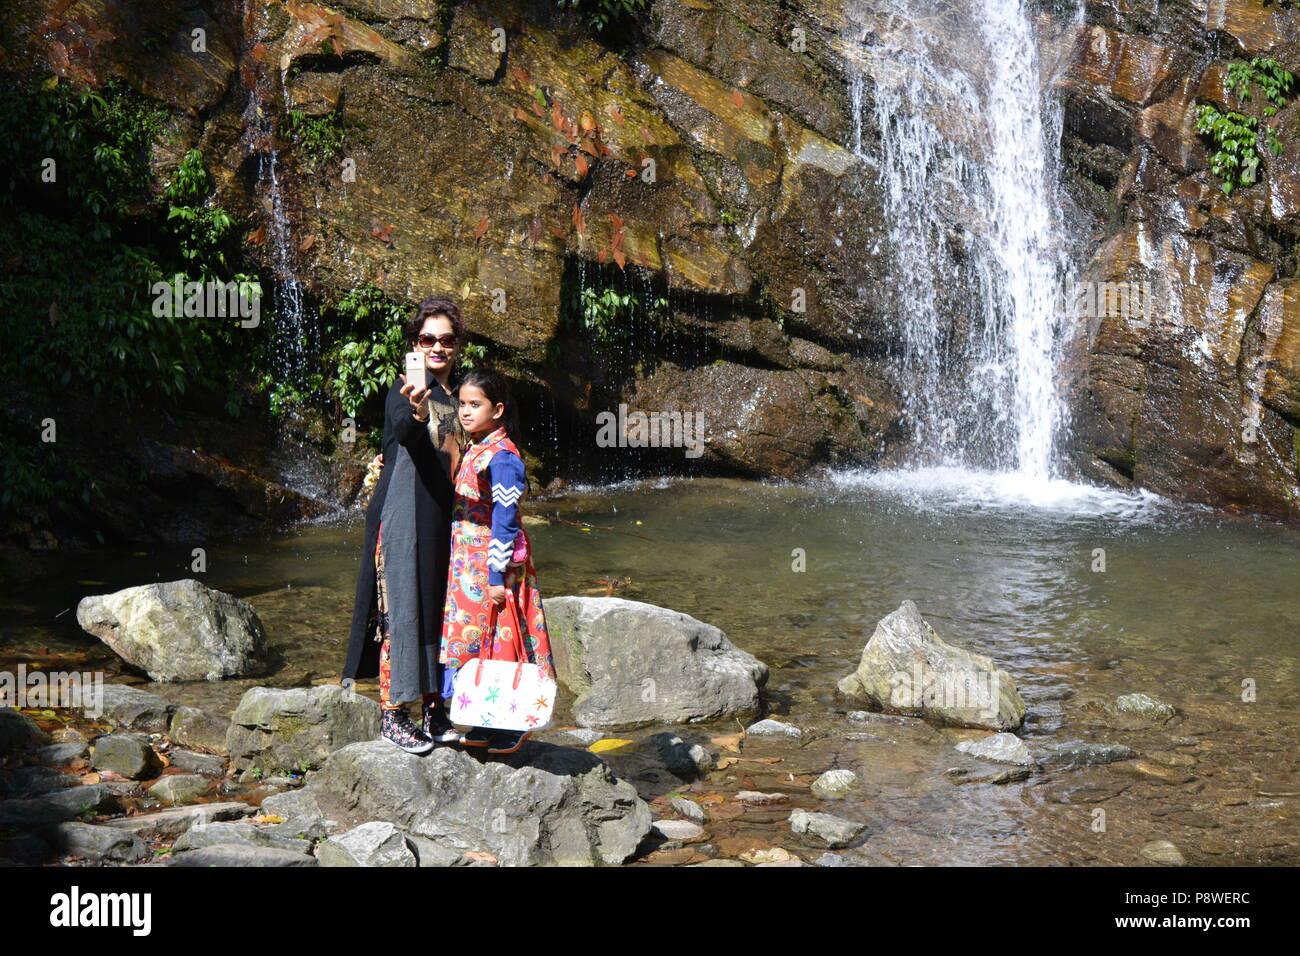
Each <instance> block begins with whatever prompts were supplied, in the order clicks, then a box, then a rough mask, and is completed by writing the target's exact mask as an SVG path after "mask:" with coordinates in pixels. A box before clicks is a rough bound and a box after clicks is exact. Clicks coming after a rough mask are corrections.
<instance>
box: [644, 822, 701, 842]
mask: <svg viewBox="0 0 1300 956" xmlns="http://www.w3.org/2000/svg"><path fill="white" fill-rule="evenodd" d="M650 828H651V829H652V830H654V831H655V832H656V833H658V834H659V835H660V836H662V837H663V838H664V839H665V840H677V841H679V842H682V843H689V842H690V841H691V840H699V839H701V838H703V836H704V828H703V827H702V826H700V825H699V824H698V823H692V822H691V821H690V820H656V821H655V822H654V823H652V824H650Z"/></svg>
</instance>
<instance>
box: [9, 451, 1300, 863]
mask: <svg viewBox="0 0 1300 956" xmlns="http://www.w3.org/2000/svg"><path fill="white" fill-rule="evenodd" d="M528 513H529V514H531V515H533V516H536V517H537V518H547V519H549V520H548V522H547V523H545V524H533V525H532V526H531V527H530V532H531V534H532V536H533V539H534V546H535V552H536V555H537V565H538V576H539V583H540V586H541V588H542V593H543V596H546V595H558V594H604V593H605V592H606V586H605V585H604V584H601V583H600V581H601V580H603V579H628V580H629V581H630V583H628V584H627V585H626V586H625V587H622V588H620V590H619V591H618V595H619V596H620V597H626V598H631V599H634V600H641V601H648V602H651V603H654V604H659V605H664V606H667V607H671V608H674V609H676V610H679V611H683V612H685V613H687V614H691V615H693V616H695V617H697V618H700V619H702V620H705V621H708V622H710V623H713V624H716V625H717V626H719V627H721V628H722V629H723V630H724V631H726V633H727V634H728V636H729V637H730V639H731V640H732V641H733V642H734V643H735V644H737V645H738V646H740V647H742V648H744V649H745V650H747V651H749V652H750V653H752V654H755V655H756V656H758V657H759V658H760V659H762V660H763V661H765V662H766V663H767V664H768V665H769V666H770V667H771V669H772V673H771V678H770V681H769V684H768V700H769V704H770V707H771V709H772V711H773V713H774V714H775V715H777V716H778V717H780V719H782V720H786V721H789V722H791V723H795V724H797V725H799V726H801V727H804V728H805V729H806V735H805V738H804V740H803V742H802V743H801V744H798V745H795V744H784V745H783V744H778V743H768V742H758V741H753V743H752V747H754V748H757V749H753V750H752V752H753V753H757V754H758V755H759V756H760V757H762V755H764V754H766V755H767V757H766V758H765V759H769V760H771V761H773V762H772V763H761V762H756V763H753V764H751V765H749V767H750V769H749V770H748V771H746V769H745V765H744V764H741V765H738V772H739V775H736V776H732V779H731V780H726V779H725V778H724V775H719V774H715V775H714V778H716V779H714V780H712V781H711V782H709V784H708V786H711V787H717V788H721V789H723V790H725V789H726V788H727V787H732V788H735V787H741V786H743V785H745V784H746V781H748V782H749V783H753V784H754V785H756V786H760V787H761V786H763V785H764V782H766V785H767V786H769V787H778V788H779V787H780V786H781V785H782V784H784V786H786V787H787V788H789V789H791V792H792V793H795V794H796V795H797V793H800V792H806V781H803V782H802V783H800V777H801V775H806V774H810V773H814V772H820V770H824V769H828V768H829V766H850V767H852V768H853V769H855V771H856V772H858V773H859V775H860V776H861V777H862V778H863V780H864V783H865V785H866V787H867V791H869V792H868V793H864V795H863V796H862V797H861V798H859V799H855V800H853V801H849V802H841V806H840V809H837V811H836V812H845V813H848V814H849V815H853V814H858V815H859V816H860V817H861V818H862V819H863V820H870V821H871V822H872V827H873V830H872V835H871V838H870V839H869V840H868V842H867V844H866V847H867V848H870V849H869V851H868V849H862V850H860V851H856V852H859V853H860V854H868V855H869V861H870V862H876V863H905V862H931V863H937V862H1094V861H1102V862H1142V860H1141V859H1140V858H1138V857H1137V856H1135V854H1136V853H1137V849H1138V848H1139V847H1140V846H1141V844H1142V843H1143V842H1145V841H1146V840H1149V839H1164V838H1169V839H1173V838H1174V836H1175V835H1177V836H1178V837H1179V838H1178V839H1176V840H1175V842H1177V843H1180V846H1184V845H1185V846H1187V847H1188V848H1189V850H1188V852H1190V853H1191V855H1192V857H1193V859H1194V860H1195V861H1196V862H1202V863H1215V862H1220V863H1243V862H1271V861H1287V862H1296V857H1295V854H1296V852H1297V850H1296V848H1297V844H1298V843H1300V840H1298V839H1297V834H1296V823H1295V820H1296V818H1295V815H1294V813H1293V807H1294V803H1295V796H1294V795H1293V796H1285V795H1283V796H1276V794H1279V793H1282V794H1285V793H1286V792H1288V788H1287V786H1286V785H1284V783H1280V782H1279V780H1282V779H1283V778H1287V777H1289V778H1290V779H1291V780H1292V782H1293V783H1294V779H1295V778H1294V776H1292V775H1293V774H1294V773H1295V772H1296V769H1297V757H1296V750H1295V746H1294V741H1295V739H1296V731H1297V730H1298V729H1300V701H1298V700H1297V696H1296V691H1297V689H1298V688H1300V664H1298V657H1300V533H1297V532H1296V531H1294V530H1289V529H1286V528H1282V527H1278V526H1274V525H1270V524H1265V523H1256V522H1251V521H1245V520H1239V519H1234V518H1228V517H1224V516H1222V515H1218V514H1214V513H1211V512H1208V511H1204V510H1200V509H1194V508H1188V507H1186V506H1181V505H1176V504H1174V503H1171V502H1168V501H1165V500H1163V499H1160V498H1158V497H1155V496H1151V495H1141V494H1127V493H1118V492H1113V491H1108V490H1101V489H1092V488H1086V487H1081V486H1077V485H1069V484H1065V483H1059V484H1054V485H1038V484H1032V483H1026V482H1022V481H1020V480H1019V479H1017V478H1016V477H1015V476H994V475H972V474H970V473H964V472H956V471H945V470H942V469H933V470H928V471H918V472H889V473H874V474H873V473H839V474H833V475H828V476H825V477H823V478H820V479H817V480H813V481H810V482H807V483H800V484H789V485H786V484H756V483H750V482H740V481H728V480H693V481H659V482H653V481H652V482H644V483H639V484H627V485H620V486H616V487H614V488H612V489H604V490H603V491H599V492H597V491H596V490H587V491H584V490H582V489H579V490H577V491H576V492H574V493H572V494H570V495H569V496H567V497H565V498H564V499H558V500H551V501H537V502H533V503H531V505H530V506H529V508H528ZM360 540H361V527H360V522H359V520H353V521H352V522H350V523H347V524H336V525H318V526H308V527H303V528H300V529H298V530H297V531H295V532H294V533H291V534H286V535H282V536H277V537H273V538H263V539H257V540H251V541H238V542H229V543H220V544H211V545H209V546H207V553H206V561H207V571H206V573H205V574H202V575H195V574H192V573H191V572H190V571H189V567H190V564H191V561H192V560H193V557H192V551H191V548H188V547H187V548H166V549H159V550H147V551H137V552H130V553H101V554H96V555H88V556H69V557H68V558H67V559H66V561H64V562H63V563H61V564H60V566H59V567H60V571H59V573H58V574H57V576H55V577H54V578H52V579H47V580H44V581H42V582H39V583H35V584H31V583H29V584H27V585H24V586H21V587H19V586H14V585H8V586H6V587H5V588H4V590H3V593H0V602H2V605H3V610H4V621H5V623H4V625H3V629H2V630H0V641H3V644H2V645H0V667H7V666H10V665H12V664H14V663H16V662H18V661H20V660H28V661H31V660H44V661H46V662H47V666H57V665H59V664H60V662H66V663H67V664H68V665H69V667H70V666H72V665H74V664H75V665H77V666H79V668H80V669H85V668H87V667H91V666H104V667H105V668H106V669H108V670H109V672H110V676H109V679H110V680H112V679H114V676H115V675H118V674H120V673H121V671H120V668H119V667H118V666H117V664H116V662H115V661H114V660H113V659H112V658H111V655H108V654H106V653H104V652H102V651H101V650H100V649H99V648H98V646H97V642H95V641H94V640H93V639H91V638H89V637H88V636H87V635H84V634H83V633H81V632H80V630H79V629H78V628H77V626H76V623H75V606H76V602H77V601H78V600H79V599H80V598H81V597H82V596H84V595H86V594H92V593H102V592H106V591H111V590H116V589H118V588H121V587H126V586H129V585H134V584H142V583H146V582H149V581H154V580H172V579H176V578H181V577H189V576H194V577H199V578H201V579H202V580H203V581H204V582H205V583H207V584H209V585H211V586H212V587H216V588H219V589H221V590H225V591H229V592H231V593H234V594H236V595H238V596H240V597H244V598H246V599H248V600H250V601H251V602H252V604H253V605H254V607H255V608H256V609H257V611H258V613H259V615H260V616H261V618H262V620H263V622H264V624H265V625H266V628H267V632H268V635H269V639H270V642H271V646H272V650H273V651H274V653H275V654H276V655H277V659H278V663H277V665H276V671H275V673H274V674H273V675H271V677H270V678H269V679H268V678H265V677H263V678H256V679H250V680H242V681H228V682H224V683H213V684H175V685H152V684H146V685H145V686H147V687H148V688H149V689H151V690H154V691H156V692H158V693H162V694H164V695H165V696H168V697H170V698H173V699H176V700H180V701H184V702H186V703H195V704H198V705H201V706H208V707H212V708H213V709H219V710H223V711H224V712H227V713H228V712H229V710H230V709H231V708H232V707H233V705H234V703H235V702H236V701H237V700H238V697H239V695H240V694H241V693H242V692H243V690H244V689H245V688H246V687H248V686H252V685H254V684H259V683H262V684H264V683H284V684H286V685H294V684H301V683H305V682H311V681H324V680H327V679H332V678H336V677H337V671H338V668H339V666H340V664H341V661H342V656H343V650H344V645H345V642H346V635H347V630H348V626H349V616H350V613H351V604H352V590H353V583H354V581H355V575H356V568H357V561H358V558H359V554H358V551H359V547H360ZM904 599H911V600H913V601H915V602H916V604H917V605H918V607H919V608H920V610H921V612H922V614H923V615H924V616H925V617H926V619H927V620H928V621H929V622H930V623H931V624H932V625H933V626H934V627H935V629H936V630H937V631H938V633H939V634H940V636H941V637H943V638H945V639H946V640H948V641H950V642H952V643H956V644H958V645H961V646H963V647H967V648H970V649H972V650H976V651H979V652H981V653H985V654H989V655H991V656H992V657H993V658H994V659H995V660H997V661H998V662H999V663H1000V664H1001V666H1003V667H1004V668H1006V669H1007V670H1008V671H1009V672H1010V673H1011V675H1012V676H1013V678H1014V679H1015V680H1016V682H1017V683H1018V685H1019V687H1020V690H1021V693H1022V695H1023V696H1024V698H1025V700H1026V703H1027V704H1028V706H1029V709H1030V718H1029V720H1028V722H1027V723H1026V726H1025V728H1024V729H1023V731H1022V736H1024V737H1025V738H1026V740H1027V741H1029V742H1030V743H1031V744H1035V743H1042V742H1049V741H1052V740H1063V739H1071V738H1079V737H1083V738H1085V739H1095V738H1097V737H1099V736H1100V737H1104V738H1105V739H1107V740H1111V741H1114V742H1121V743H1129V744H1130V746H1134V747H1135V748H1138V749H1140V750H1141V751H1142V752H1143V753H1144V754H1148V753H1149V754H1155V755H1156V759H1155V760H1154V766H1155V768H1156V770H1160V768H1166V769H1168V768H1174V769H1173V770H1172V771H1171V774H1172V776H1169V779H1157V776H1158V774H1156V771H1150V772H1146V771H1143V770H1142V769H1141V768H1139V769H1138V770H1136V771H1135V770H1133V768H1132V766H1130V767H1128V768H1125V769H1121V768H1124V765H1122V764H1115V765H1110V766H1108V767H1101V768H1088V769H1085V770H1076V771H1070V772H1069V776H1062V775H1059V774H1058V775H1041V776H1039V777H1036V778H1035V779H1034V780H1033V781H1030V782H1028V783H1023V784H1019V783H1018V784H1014V785H1003V786H972V785H969V784H968V785H965V786H957V785H955V784H953V783H951V782H950V781H949V779H948V778H945V777H944V776H943V770H944V769H945V768H947V767H950V766H952V765H953V764H954V760H953V753H952V745H953V743H954V742H955V741H956V740H958V739H962V738H963V737H970V736H978V734H971V733H970V732H966V731H931V730H927V729H925V728H920V729H913V730H909V731H906V732H904V731H898V732H896V733H895V732H891V734H887V735H884V736H880V735H877V736H876V737H875V738H874V739H872V735H871V734H869V733H868V734H863V733H858V735H857V736H858V738H859V739H856V740H854V739H851V738H852V735H853V733H854V732H855V731H861V730H862V728H860V727H856V728H855V727H852V726H849V725H848V724H847V723H846V722H845V719H844V714H845V712H846V711H848V710H852V709H855V706H854V705H853V704H852V703H851V702H846V701H844V700H842V699H839V698H837V696H836V692H835V681H836V680H837V679H838V678H839V677H841V676H843V675H844V674H847V673H848V672H850V671H851V670H852V669H853V668H854V666H855V665H856V662H857V658H858V657H859V655H860V653H861V649H862V646H863V644H864V643H865V641H866V640H867V639H868V638H869V637H870V635H871V632H872V629H873V628H874V626H875V624H876V622H877V621H878V620H879V619H880V618H881V617H883V616H884V615H885V614H887V613H889V612H890V611H892V610H894V609H895V608H896V607H897V606H898V604H899V603H900V602H901V601H903V600H904ZM1243 687H1244V688H1246V689H1247V690H1248V691H1249V690H1250V689H1251V688H1253V693H1254V700H1253V701H1249V700H1243V699H1242V698H1243ZM1135 691H1139V692H1144V693H1148V694H1151V695H1153V696H1156V697H1159V698H1161V699H1163V700H1166V701H1168V702H1169V703H1171V704H1174V705H1175V706H1177V707H1179V708H1180V709H1181V710H1182V712H1183V713H1182V716H1180V717H1179V718H1178V719H1177V720H1176V721H1174V722H1173V723H1172V724H1171V725H1170V726H1168V727H1145V726H1131V725H1116V724H1115V723H1114V721H1113V720H1110V719H1109V718H1105V717H1103V716H1101V712H1100V711H1099V710H1098V709H1097V708H1095V707H1093V706H1092V705H1093V704H1095V703H1096V702H1099V701H1101V700H1104V699H1109V698H1113V697H1114V696H1115V695H1117V694H1121V693H1127V692H1135ZM1247 696H1248V697H1249V694H1247ZM859 706H860V705H859ZM560 717H561V718H562V719H563V717H564V715H563V714H561V715H560ZM735 729H736V728H735V726H734V725H732V726H730V727H718V728H712V729H711V730H710V731H709V732H713V733H716V734H725V733H729V732H734V730H735ZM1180 741H1181V742H1180ZM1179 748H1182V749H1181V750H1180V749H1179ZM747 749H749V748H747ZM1170 754H1173V755H1174V756H1172V757H1171V756H1170ZM1180 755H1181V756H1180ZM1162 761H1163V762H1162ZM1146 763H1147V765H1148V766H1151V765H1152V764H1151V762H1149V761H1148V762H1146ZM764 768H775V769H771V770H770V771H769V770H766V769H764ZM755 774H757V777H756V776H755ZM764 774H766V776H764ZM1180 774H1181V775H1183V776H1188V777H1190V778H1191V779H1189V780H1183V781H1181V782H1176V781H1175V779H1174V778H1175V777H1177V776H1178V775H1180ZM787 775H788V777H789V779H786V778H787ZM796 784H798V785H800V786H802V787H803V790H802V791H796V790H795V789H794V788H795V786H796ZM695 787H696V788H697V789H700V788H704V789H707V787H705V784H704V782H700V783H697V784H696V785H695ZM1080 788H1082V790H1081V792H1084V793H1085V794H1087V793H1094V792H1095V793H1098V794H1102V796H1100V797H1099V798H1098V800H1097V801H1096V802H1097V803H1098V804H1099V805H1102V804H1104V805H1105V806H1107V807H1111V808H1114V813H1118V814H1120V815H1121V816H1122V818H1123V820H1124V824H1123V825H1120V824H1118V823H1117V824H1115V825H1114V826H1112V828H1111V830H1109V831H1107V833H1109V834H1111V835H1112V836H1113V837H1114V839H1113V840H1112V839H1111V837H1110V836H1105V835H1104V834H1103V835H1102V836H1098V834H1097V833H1096V832H1095V831H1090V830H1089V826H1090V821H1092V819H1093V818H1092V817H1091V816H1089V815H1088V814H1090V813H1091V810H1092V809H1095V807H1094V806H1093V804H1092V803H1090V802H1089V800H1088V799H1085V798H1079V799H1075V797H1073V796H1071V794H1074V793H1075V791H1078V790H1080ZM1270 788H1271V789H1270ZM1289 789H1290V790H1294V789H1296V788H1295V786H1290V788H1289ZM1110 791H1114V792H1113V793H1112V792H1110ZM1076 796H1077V794H1076ZM1056 797H1060V799H1056ZM798 802H799V801H798V800H796V803H798ZM816 802H817V801H815V800H812V801H806V800H805V801H804V804H805V805H808V806H812V805H814V804H815V803H816ZM1271 804H1277V805H1276V806H1273V805H1271ZM1084 810H1087V811H1088V814H1085V813H1084ZM1157 811H1160V812H1157ZM1180 813H1181V814H1183V815H1186V814H1192V815H1194V816H1195V815H1197V814H1199V815H1200V816H1199V817H1196V819H1198V820H1200V822H1201V823H1212V824H1214V825H1213V826H1201V827H1195V826H1192V825H1191V824H1187V823H1184V824H1179V825H1178V827H1181V829H1179V828H1178V827H1175V828H1174V831H1172V832H1170V827H1171V826H1172V825H1173V824H1172V823H1171V822H1170V821H1171V820H1177V819H1179V817H1178V814H1180ZM1008 814H1009V815H1010V816H1008ZM1171 814H1173V816H1172V817H1171ZM1138 816H1140V817H1141V820H1140V821H1139V820H1138ZM756 819H758V820H759V822H757V823H754V824H753V825H752V826H750V827H749V829H745V827H744V826H743V824H744V821H743V820H740V821H733V822H730V823H728V824H727V826H728V827H736V828H739V829H737V830H736V831H735V832H736V833H737V834H748V833H753V832H757V831H755V830H754V827H758V828H759V829H760V830H761V828H762V826H767V827H768V828H769V829H770V828H771V826H772V824H771V821H767V820H765V819H762V818H761V817H760V818H756ZM900 820H901V821H903V822H901V823H900V822H898V821H900ZM1008 821H1013V822H1014V825H1013V824H1012V823H1009V822H1008ZM1117 827H1118V829H1116V828H1117ZM1206 834H1210V836H1208V837H1207V836H1206ZM785 836H786V837H787V838H788V836H789V834H788V831H786V832H785ZM954 841H955V842H954Z"/></svg>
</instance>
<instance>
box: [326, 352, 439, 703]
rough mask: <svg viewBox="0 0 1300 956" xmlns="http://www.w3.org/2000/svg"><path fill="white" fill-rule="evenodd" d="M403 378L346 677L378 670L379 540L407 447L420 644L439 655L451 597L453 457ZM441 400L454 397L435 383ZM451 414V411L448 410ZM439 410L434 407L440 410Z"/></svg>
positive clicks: (388, 423)
mask: <svg viewBox="0 0 1300 956" xmlns="http://www.w3.org/2000/svg"><path fill="white" fill-rule="evenodd" d="M401 388H402V380H401V379H400V378H399V379H398V380H397V381H395V382H393V385H392V387H391V388H390V389H389V390H388V397H387V399H386V401H385V405H384V446H383V454H384V468H383V471H382V472H380V475H379V483H378V484H377V485H376V486H375V491H374V494H373V495H372V497H371V499H370V504H369V505H368V506H367V508H366V537H365V544H364V545H363V546H362V549H361V566H360V568H359V569H358V571H357V592H356V600H355V602H354V604H353V608H352V633H351V636H350V637H349V639H348V654H347V660H346V661H345V663H344V665H343V679H344V681H348V680H357V679H364V678H367V677H376V676H378V674H379V643H378V642H377V641H375V639H374V637H375V621H376V613H377V610H378V598H377V594H376V589H375V542H376V538H377V536H378V531H379V518H380V515H381V514H382V513H383V510H384V499H385V497H386V496H387V494H388V484H389V479H390V478H391V477H392V471H393V464H394V462H395V461H396V460H397V446H398V445H399V444H400V445H402V446H403V447H404V448H405V449H406V450H407V452H408V453H409V454H410V456H411V461H412V463H413V464H414V465H415V470H416V475H417V480H416V482H415V485H414V488H415V517H416V526H417V535H418V546H417V560H418V562H419V588H420V644H421V645H422V646H425V645H432V646H433V648H434V653H435V657H436V652H437V647H438V641H439V639H440V637H441V635H442V615H443V603H444V601H445V599H446V595H447V563H448V561H449V560H450V554H451V506H452V485H451V476H450V468H451V460H450V457H449V456H448V455H447V453H446V452H444V451H442V450H441V449H438V448H435V447H434V446H433V442H432V440H431V439H430V438H429V430H428V426H427V425H426V424H425V423H424V422H421V421H419V420H418V419H416V418H415V416H414V415H412V414H411V403H410V402H409V401H407V399H406V397H405V396H404V395H402V393H401ZM431 394H432V395H433V398H434V400H435V401H436V402H440V403H442V404H443V405H444V406H449V407H450V404H449V403H451V401H452V399H451V397H450V396H448V395H446V394H445V393H444V392H443V391H442V389H441V388H439V387H437V385H436V383H435V386H434V388H433V390H432V392H431ZM443 411H444V414H446V412H447V409H446V408H444V409H443ZM436 412H437V409H435V413H436Z"/></svg>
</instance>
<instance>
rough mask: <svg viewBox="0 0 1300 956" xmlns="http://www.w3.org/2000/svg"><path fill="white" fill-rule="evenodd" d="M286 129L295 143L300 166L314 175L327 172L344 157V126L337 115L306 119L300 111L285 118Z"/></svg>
mask: <svg viewBox="0 0 1300 956" xmlns="http://www.w3.org/2000/svg"><path fill="white" fill-rule="evenodd" d="M284 122H285V127H286V132H287V133H288V135H289V138H290V139H291V140H293V143H294V145H295V147H296V148H297V149H296V152H297V154H298V159H299V162H301V163H302V164H303V166H304V167H306V168H307V169H308V170H310V171H312V172H316V171H319V170H321V169H324V168H325V166H326V165H328V164H329V163H330V162H331V161H332V160H334V159H337V158H338V157H339V156H341V155H342V153H343V123H342V121H341V120H340V119H339V116H338V114H337V113H333V112H330V113H326V114H325V115H324V116H307V115H306V114H305V113H300V112H298V111H297V110H294V111H293V112H291V113H289V115H288V116H286V117H285V121H284Z"/></svg>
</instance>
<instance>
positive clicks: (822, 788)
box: [812, 770, 858, 800]
mask: <svg viewBox="0 0 1300 956" xmlns="http://www.w3.org/2000/svg"><path fill="white" fill-rule="evenodd" d="M857 784H858V775H857V774H856V773H854V772H853V771H852V770H827V771H826V772H825V773H824V774H822V775H821V776H820V777H818V778H817V779H816V780H814V781H813V782H812V792H813V793H814V794H815V795H817V796H819V797H821V798H822V799H823V800H840V799H843V798H844V797H846V796H848V795H849V793H850V792H851V791H852V790H853V788H854V787H856V786H857Z"/></svg>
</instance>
